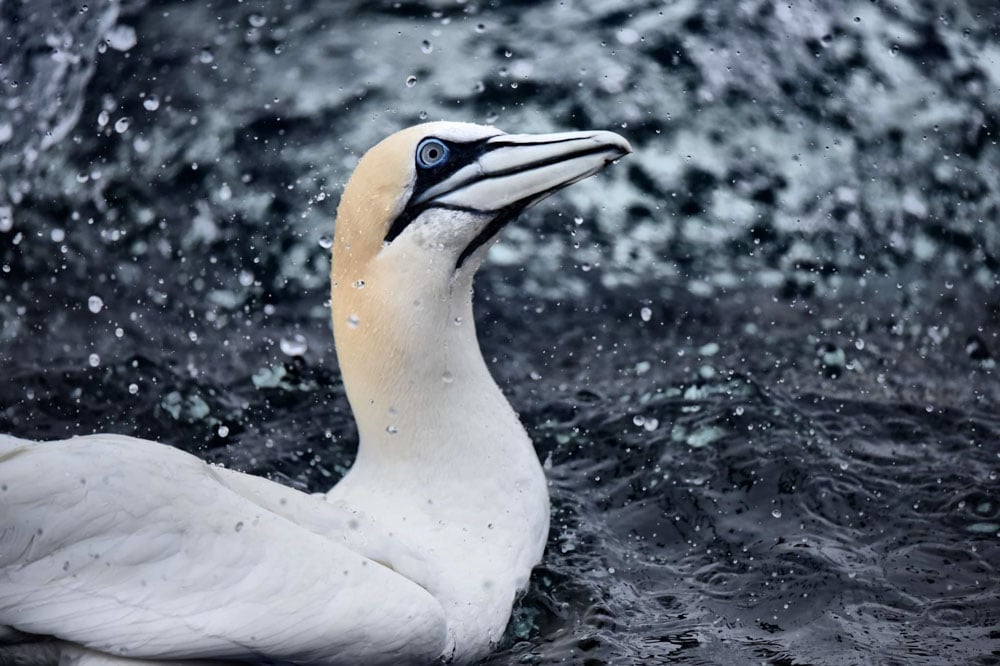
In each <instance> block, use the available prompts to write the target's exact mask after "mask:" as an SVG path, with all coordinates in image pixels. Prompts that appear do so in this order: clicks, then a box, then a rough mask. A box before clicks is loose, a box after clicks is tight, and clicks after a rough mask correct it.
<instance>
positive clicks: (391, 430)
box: [385, 425, 399, 435]
mask: <svg viewBox="0 0 1000 666" xmlns="http://www.w3.org/2000/svg"><path fill="white" fill-rule="evenodd" d="M385 431H386V432H387V433H389V434H390V435H395V434H397V433H398V432H399V428H397V427H396V426H394V425H388V426H386V427H385Z"/></svg>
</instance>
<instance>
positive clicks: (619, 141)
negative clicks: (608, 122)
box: [593, 130, 632, 160]
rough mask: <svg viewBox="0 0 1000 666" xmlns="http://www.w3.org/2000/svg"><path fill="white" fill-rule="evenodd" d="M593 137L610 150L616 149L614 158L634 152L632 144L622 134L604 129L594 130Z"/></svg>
mask: <svg viewBox="0 0 1000 666" xmlns="http://www.w3.org/2000/svg"><path fill="white" fill-rule="evenodd" d="M593 139H594V141H596V142H597V143H599V144H602V145H605V146H607V147H608V149H609V150H612V151H614V152H615V153H616V154H615V156H614V158H613V159H615V160H617V159H620V158H622V157H625V156H626V155H628V154H630V153H631V152H632V144H631V143H629V142H628V139H626V138H625V137H623V136H622V135H620V134H616V133H614V132H609V131H607V130H602V131H600V132H594V135H593Z"/></svg>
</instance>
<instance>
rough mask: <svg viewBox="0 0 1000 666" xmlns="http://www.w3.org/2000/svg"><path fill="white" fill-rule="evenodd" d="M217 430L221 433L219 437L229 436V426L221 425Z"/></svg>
mask: <svg viewBox="0 0 1000 666" xmlns="http://www.w3.org/2000/svg"><path fill="white" fill-rule="evenodd" d="M216 432H218V433H219V437H229V426H225V425H220V426H219V429H218V430H217V431H216Z"/></svg>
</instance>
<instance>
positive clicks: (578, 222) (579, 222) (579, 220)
mask: <svg viewBox="0 0 1000 666" xmlns="http://www.w3.org/2000/svg"><path fill="white" fill-rule="evenodd" d="M573 224H575V225H576V226H578V227H579V226H580V225H582V224H583V218H582V217H579V216H577V217H574V218H573Z"/></svg>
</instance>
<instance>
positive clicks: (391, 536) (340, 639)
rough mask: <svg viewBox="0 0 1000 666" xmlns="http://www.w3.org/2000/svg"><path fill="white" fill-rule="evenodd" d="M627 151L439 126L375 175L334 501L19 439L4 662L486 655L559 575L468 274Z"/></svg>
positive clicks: (391, 143) (359, 181) (373, 660)
mask: <svg viewBox="0 0 1000 666" xmlns="http://www.w3.org/2000/svg"><path fill="white" fill-rule="evenodd" d="M630 150H631V149H630V147H629V144H628V142H627V141H626V140H625V139H623V138H622V137H620V136H618V135H617V134H614V133H611V132H606V131H598V132H569V133H559V134H539V135H528V134H506V133H504V132H501V131H499V130H497V129H495V128H493V127H484V126H479V125H472V124H466V123H453V122H433V123H427V124H422V125H418V126H416V127H411V128H408V129H405V130H402V131H400V132H398V133H396V134H393V135H392V136H390V137H389V138H387V139H385V140H383V141H382V142H381V143H379V144H377V145H376V146H375V147H373V148H372V149H371V150H370V151H369V152H367V153H366V154H365V155H364V156H363V157H362V158H361V160H360V161H359V162H358V164H357V167H356V169H355V171H354V173H353V174H352V176H351V178H350V180H349V181H348V183H347V185H346V187H345V189H344V192H343V195H342V197H341V201H340V205H339V208H338V210H337V219H336V225H335V236H334V243H333V248H332V252H333V257H332V272H331V278H332V281H331V293H332V301H331V304H332V308H331V309H332V317H333V330H334V339H335V345H336V351H337V356H338V360H339V364H340V369H341V372H342V373H343V381H344V387H345V390H346V392H347V397H348V400H349V402H350V405H351V409H352V411H353V413H354V416H355V419H356V420H357V425H358V433H359V446H358V453H357V458H356V460H355V462H354V465H353V466H352V467H351V469H350V470H349V472H348V473H347V474H346V476H345V477H344V478H343V479H342V480H341V481H340V482H339V483H337V484H336V485H335V486H334V487H333V488H331V489H330V490H329V491H328V492H327V493H325V494H316V495H309V494H306V493H302V492H299V491H297V490H294V489H292V488H288V487H285V486H283V485H280V484H278V483H274V482H271V481H268V480H266V479H263V478H259V477H255V476H251V475H247V474H242V473H239V472H236V471H233V470H229V469H225V468H221V467H217V466H211V465H208V464H206V463H205V462H203V461H202V460H200V459H199V458H197V457H196V456H193V455H190V454H188V453H185V452H182V451H180V450H179V449H175V448H172V447H170V446H166V445H163V444H158V443H155V442H151V441H146V440H142V439H136V438H132V437H125V436H120V435H110V434H102V435H87V436H81V437H73V438H71V439H67V440H63V441H54V442H32V441H27V440H23V439H18V438H14V437H11V436H0V643H7V647H6V649H7V650H8V654H9V655H15V656H17V657H18V658H22V659H28V657H26V656H25V655H28V656H31V655H34V656H35V658H36V660H39V661H44V660H45V659H59V658H61V659H62V661H63V663H80V664H110V663H135V662H136V660H139V661H140V663H141V662H157V661H169V660H184V661H213V660H228V661H239V660H246V661H256V662H292V663H299V664H355V663H364V664H379V663H386V664H388V663H393V664H395V663H430V662H434V661H437V660H440V661H449V660H454V661H457V662H468V661H471V660H474V659H476V658H479V657H482V656H483V655H485V654H487V653H488V652H489V651H490V649H491V648H492V647H493V646H494V645H495V644H496V642H497V641H498V640H499V639H500V637H501V635H502V633H503V631H504V627H505V625H506V623H507V621H508V618H509V616H510V613H511V608H512V605H513V603H514V601H515V597H516V595H517V594H518V592H519V591H521V590H523V589H524V588H525V587H526V586H527V583H528V577H529V574H530V572H531V570H532V567H534V566H535V564H537V563H538V562H539V561H540V560H541V557H542V551H543V549H544V547H545V542H546V537H547V533H548V527H549V498H548V491H547V486H546V480H545V476H544V473H543V470H542V467H541V465H540V464H539V462H538V457H537V455H536V453H535V451H534V448H533V446H532V443H531V441H530V440H529V438H528V435H527V434H526V432H525V430H524V428H523V427H522V426H521V423H520V422H519V420H518V417H517V415H516V414H515V412H514V411H513V409H512V408H511V406H510V405H509V404H508V402H507V400H506V399H505V398H504V396H503V394H502V393H501V391H500V389H499V388H498V387H497V385H496V383H495V382H494V381H493V379H492V378H491V376H490V373H489V371H488V369H487V366H486V363H485V362H484V360H483V357H482V354H481V352H480V350H479V345H478V341H477V338H476V332H475V326H474V323H473V317H472V281H473V275H474V274H475V272H476V270H477V268H478V267H479V265H480V263H481V262H482V260H483V258H484V256H485V255H486V253H487V251H488V249H489V246H490V245H491V243H492V241H493V240H495V238H496V236H497V234H498V232H499V231H500V229H501V228H502V227H503V226H504V225H505V224H507V223H508V222H510V221H511V220H513V219H514V218H515V217H517V215H518V214H519V213H520V212H521V211H522V210H524V209H525V208H527V207H528V206H531V205H532V204H534V203H536V202H538V201H539V200H541V199H543V198H544V197H546V196H548V195H550V194H552V193H553V192H555V191H557V190H559V189H561V188H563V187H565V186H567V185H570V184H572V183H575V182H576V181H578V180H580V179H582V178H585V177H587V176H589V175H591V174H594V173H596V172H597V171H599V170H601V169H602V168H603V167H605V166H606V165H607V164H609V163H611V162H613V161H615V160H617V159H618V158H620V157H622V156H624V155H625V154H627V153H628V152H630ZM12 645H13V647H12ZM2 649H4V648H0V650H2ZM2 658H3V652H0V661H2Z"/></svg>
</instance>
